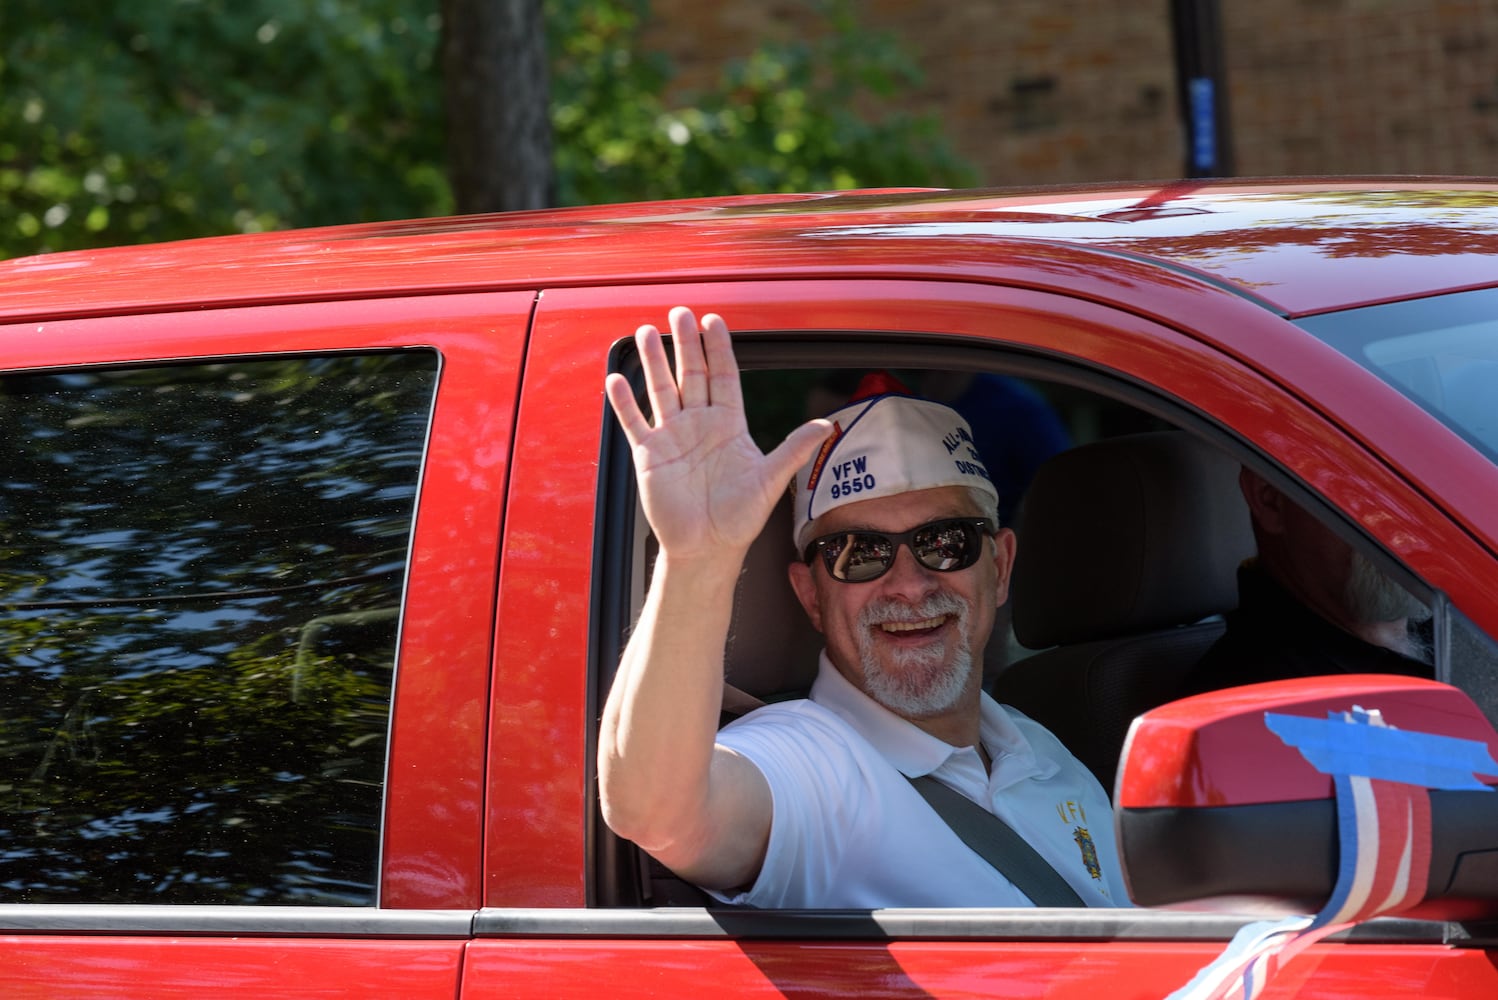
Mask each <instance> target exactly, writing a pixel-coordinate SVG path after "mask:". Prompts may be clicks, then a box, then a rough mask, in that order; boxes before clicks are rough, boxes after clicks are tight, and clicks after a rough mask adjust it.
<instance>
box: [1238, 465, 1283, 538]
mask: <svg viewBox="0 0 1498 1000" xmlns="http://www.w3.org/2000/svg"><path fill="white" fill-rule="evenodd" d="M1238 488H1239V489H1240V490H1242V491H1243V499H1244V500H1245V501H1246V502H1247V503H1248V513H1249V515H1250V516H1251V517H1252V518H1253V523H1254V527H1255V528H1256V529H1258V530H1260V531H1266V532H1269V533H1270V534H1274V535H1281V534H1284V532H1285V505H1286V504H1287V503H1289V500H1288V499H1287V498H1286V497H1285V494H1283V493H1281V492H1280V491H1279V490H1278V489H1277V488H1276V487H1274V486H1272V485H1271V484H1270V483H1269V481H1268V480H1266V479H1265V478H1264V477H1263V476H1261V475H1259V474H1258V473H1257V472H1254V471H1253V470H1252V469H1248V468H1244V469H1243V470H1242V471H1240V472H1239V473H1238Z"/></svg>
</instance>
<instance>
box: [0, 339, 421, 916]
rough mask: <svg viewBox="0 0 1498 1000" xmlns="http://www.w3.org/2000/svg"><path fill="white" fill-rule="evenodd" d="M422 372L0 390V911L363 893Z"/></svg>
mask: <svg viewBox="0 0 1498 1000" xmlns="http://www.w3.org/2000/svg"><path fill="white" fill-rule="evenodd" d="M436 371H437V360H436V356H435V355H434V354H431V353H430V352H412V353H404V354H382V355H369V356H337V357H319V358H290V359H277V360H270V361H244V362H232V363H222V364H209V365H173V366H163V367H153V368H149V369H109V370H99V371H64V372H56V373H49V374H35V375H20V376H11V377H7V378H5V379H3V380H0V442H3V443H0V448H3V450H4V465H3V468H0V691H3V698H4V711H3V713H0V901H6V902H23V901H26V902H45V901H54V902H162V903H166V902H171V903H301V904H353V905H357V904H370V903H372V902H374V893H375V882H376V865H377V856H378V842H379V816H380V810H381V796H382V789H383V781H384V768H385V742H386V730H387V727H388V720H389V709H390V692H391V682H392V677H393V668H394V661H395V636H396V626H397V622H398V618H399V606H400V599H401V593H402V586H403V581H404V576H405V568H406V551H407V545H408V540H409V537H410V532H411V526H412V520H413V514H414V505H415V496H416V486H417V480H418V476H419V473H420V467H421V459H422V451H423V446H424V442H425V438H426V432H427V423H428V417H429V413H430V410H431V401H432V394H433V391H434V388H435V385H436Z"/></svg>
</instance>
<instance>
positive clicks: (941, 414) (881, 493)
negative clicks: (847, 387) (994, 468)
mask: <svg viewBox="0 0 1498 1000" xmlns="http://www.w3.org/2000/svg"><path fill="white" fill-rule="evenodd" d="M827 419H828V420H830V421H832V425H833V428H832V434H831V435H830V436H829V437H828V438H827V440H826V441H825V442H823V444H822V447H821V448H820V449H818V451H817V453H816V454H815V455H813V456H812V458H811V461H809V462H807V463H806V464H805V465H804V466H802V467H801V470H800V471H799V472H797V473H796V479H795V482H794V483H793V484H792V490H793V493H792V498H793V501H794V515H795V516H794V519H793V524H794V527H793V528H792V532H793V541H794V542H795V544H796V551H797V552H801V551H803V550H804V549H805V548H806V544H807V543H808V542H810V541H811V537H810V531H811V522H812V521H814V520H816V519H817V518H818V517H821V516H822V515H823V514H825V513H827V512H828V511H829V510H832V509H833V508H835V507H841V506H842V505H843V504H847V503H854V502H856V501H859V500H872V499H875V498H876V497H887V496H893V495H895V494H897V493H909V492H912V491H914V490H929V489H934V488H936V487H939V486H969V487H972V488H974V489H976V490H978V491H980V492H982V493H985V494H987V495H988V497H989V498H991V499H992V501H993V504H994V506H995V507H997V506H998V502H999V491H998V489H997V488H995V486H994V484H993V480H992V479H991V478H990V477H989V475H988V469H987V468H986V467H985V466H984V465H983V459H982V458H981V457H979V455H978V449H977V447H976V446H975V445H974V444H973V434H972V429H971V428H970V427H969V426H968V423H967V421H966V420H964V419H962V417H961V416H960V415H959V414H958V413H957V411H956V410H954V409H952V408H951V407H950V406H945V405H943V404H941V403H938V402H935V401H933V400H929V399H920V398H918V397H916V396H912V395H910V393H909V392H908V391H906V389H905V387H904V386H903V385H901V384H900V383H899V382H898V381H897V380H895V379H894V378H892V377H890V376H889V375H886V374H883V373H875V374H871V375H866V376H865V377H864V380H863V382H862V383H860V385H859V387H858V392H857V393H855V394H854V398H853V402H851V403H849V404H848V405H847V406H844V407H843V408H842V409H840V410H836V411H834V412H833V413H830V414H828V415H827Z"/></svg>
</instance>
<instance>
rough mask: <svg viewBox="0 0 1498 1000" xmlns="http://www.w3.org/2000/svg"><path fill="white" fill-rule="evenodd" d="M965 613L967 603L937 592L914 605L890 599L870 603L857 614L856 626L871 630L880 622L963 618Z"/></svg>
mask: <svg viewBox="0 0 1498 1000" xmlns="http://www.w3.org/2000/svg"><path fill="white" fill-rule="evenodd" d="M967 613H968V603H967V601H964V600H963V599H962V598H960V597H958V596H957V595H956V594H953V593H951V592H950V591H945V590H939V591H936V592H935V593H933V594H930V595H928V596H927V597H925V598H923V599H922V600H921V601H920V602H919V603H916V604H911V603H910V602H909V601H901V600H896V599H895V598H891V597H884V598H879V599H877V600H873V601H870V602H869V603H868V604H866V605H864V607H863V610H862V611H860V612H859V613H858V624H859V625H860V626H862V627H863V628H872V627H874V626H875V625H878V624H880V623H882V622H890V621H907V622H908V621H921V620H922V619H926V618H939V617H942V616H945V615H956V616H958V617H963V616H965V615H966V614H967Z"/></svg>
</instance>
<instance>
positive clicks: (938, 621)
mask: <svg viewBox="0 0 1498 1000" xmlns="http://www.w3.org/2000/svg"><path fill="white" fill-rule="evenodd" d="M948 617H949V616H947V615H938V616H937V617H935V618H926V619H924V620H922V621H918V622H881V623H880V624H879V628H880V629H881V630H882V631H884V632H888V633H892V634H908V633H911V632H930V631H933V630H935V629H938V628H941V627H942V626H943V625H945V624H946V623H947V618H948Z"/></svg>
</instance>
